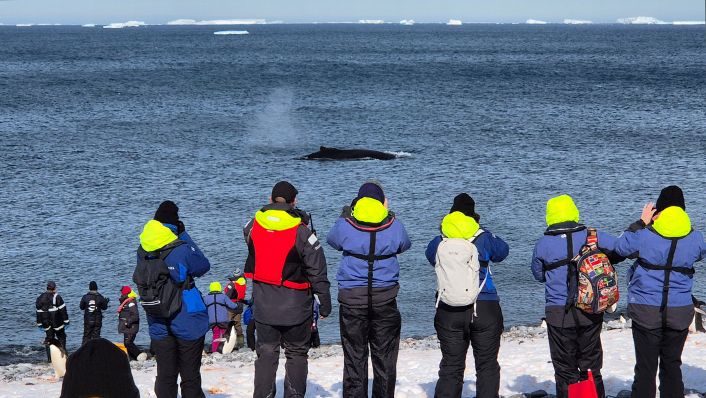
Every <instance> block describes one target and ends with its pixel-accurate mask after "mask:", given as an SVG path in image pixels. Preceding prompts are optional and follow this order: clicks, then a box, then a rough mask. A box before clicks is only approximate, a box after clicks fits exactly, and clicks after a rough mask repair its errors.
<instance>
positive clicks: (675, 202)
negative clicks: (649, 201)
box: [655, 185, 686, 213]
mask: <svg viewBox="0 0 706 398" xmlns="http://www.w3.org/2000/svg"><path fill="white" fill-rule="evenodd" d="M672 206H677V207H681V208H682V210H686V204H685V203H684V192H682V190H681V188H679V187H678V186H676V185H670V186H668V187H666V188H664V189H663V190H662V192H660V193H659V198H657V204H656V205H655V207H656V209H657V213H659V212H660V211H662V210H664V209H666V208H667V207H672Z"/></svg>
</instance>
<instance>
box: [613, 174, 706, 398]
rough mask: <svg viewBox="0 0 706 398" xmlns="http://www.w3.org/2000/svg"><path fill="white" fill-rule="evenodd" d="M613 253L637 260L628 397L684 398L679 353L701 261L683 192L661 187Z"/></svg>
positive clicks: (700, 242)
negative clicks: (696, 266)
mask: <svg viewBox="0 0 706 398" xmlns="http://www.w3.org/2000/svg"><path fill="white" fill-rule="evenodd" d="M615 251H616V252H617V253H618V254H621V255H623V256H626V257H630V258H635V259H636V261H635V263H634V264H633V265H632V267H630V271H629V272H628V281H629V284H628V314H629V315H630V317H631V318H632V335H633V341H634V343H635V360H636V364H635V378H634V380H633V385H632V397H633V398H654V396H655V395H656V393H657V388H656V383H655V378H656V376H657V368H658V367H659V391H660V396H661V397H669V398H683V397H684V383H683V382H682V373H681V354H682V350H683V349H684V343H685V342H686V336H687V334H688V333H689V325H690V324H691V320H692V318H693V317H694V304H693V302H692V297H691V290H692V287H693V283H694V280H693V275H694V263H695V262H696V261H700V260H701V259H703V258H704V257H706V243H704V237H703V235H702V234H701V232H698V231H694V230H693V228H692V225H691V220H690V219H689V215H688V214H687V213H686V204H685V202H684V193H683V192H682V190H681V188H679V187H678V186H676V185H672V186H669V187H666V188H664V189H663V190H662V191H661V192H660V195H659V198H658V199H657V204H656V205H655V204H653V203H647V204H646V205H645V207H644V208H643V209H642V215H641V217H640V219H639V220H638V221H637V222H635V223H633V224H632V225H630V227H628V230H627V231H625V232H624V233H623V235H621V236H620V238H618V241H617V242H616V243H615Z"/></svg>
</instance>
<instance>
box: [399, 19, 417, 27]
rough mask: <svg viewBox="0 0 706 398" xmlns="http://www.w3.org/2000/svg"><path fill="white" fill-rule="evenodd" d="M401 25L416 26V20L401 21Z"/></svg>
mask: <svg viewBox="0 0 706 398" xmlns="http://www.w3.org/2000/svg"><path fill="white" fill-rule="evenodd" d="M400 25H406V26H412V25H414V19H403V20H401V21H400Z"/></svg>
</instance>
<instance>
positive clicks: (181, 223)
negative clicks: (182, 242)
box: [177, 220, 186, 236]
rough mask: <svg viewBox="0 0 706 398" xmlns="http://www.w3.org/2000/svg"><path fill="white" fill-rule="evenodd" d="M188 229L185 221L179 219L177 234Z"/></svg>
mask: <svg viewBox="0 0 706 398" xmlns="http://www.w3.org/2000/svg"><path fill="white" fill-rule="evenodd" d="M184 231H186V227H184V223H183V222H181V220H179V221H178V222H177V236H178V235H181V233H182V232H184Z"/></svg>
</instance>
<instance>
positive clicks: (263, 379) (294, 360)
mask: <svg viewBox="0 0 706 398" xmlns="http://www.w3.org/2000/svg"><path fill="white" fill-rule="evenodd" d="M297 195H298V191H297V189H296V188H295V187H294V186H293V185H292V184H290V183H289V182H286V181H280V182H278V183H277V184H275V186H274V187H273V189H272V193H271V198H270V202H269V203H268V204H265V205H264V206H263V207H262V208H261V209H260V210H259V211H257V212H256V213H255V216H254V217H253V219H252V220H251V221H250V222H248V223H247V225H246V226H245V227H244V230H243V235H244V238H245V243H246V245H247V249H248V256H247V260H246V262H245V267H244V268H245V269H244V274H243V275H239V274H237V275H234V277H233V278H231V283H229V285H228V286H226V288H225V289H222V286H221V285H220V284H219V283H212V284H211V286H210V289H209V290H210V292H209V294H208V295H207V296H206V299H205V300H204V298H203V296H202V295H201V293H200V292H199V290H198V289H197V287H196V285H195V284H194V278H198V277H202V276H203V275H205V274H206V273H207V272H208V271H209V269H210V263H209V261H208V259H207V258H206V256H205V255H204V254H203V252H202V251H201V250H200V248H199V247H198V246H197V245H196V243H194V241H193V240H192V238H191V237H190V236H189V234H188V233H187V231H186V228H185V226H184V223H183V222H182V221H181V220H180V218H179V214H178V211H179V209H178V207H177V206H176V204H174V203H173V202H171V201H165V202H163V203H162V204H161V205H160V206H159V208H158V209H157V212H156V213H155V215H154V218H153V219H152V220H149V221H148V222H147V223H146V224H145V226H144V229H143V231H142V233H141V235H140V247H139V249H138V253H137V263H138V266H137V268H136V271H135V275H134V276H133V280H134V281H135V283H136V284H137V285H138V290H139V293H140V296H141V300H142V304H143V307H144V308H145V311H146V313H147V320H148V323H149V333H150V338H151V340H152V345H151V347H152V350H153V352H154V354H155V355H156V358H157V377H156V381H155V393H156V395H157V396H158V397H176V396H177V392H178V386H177V378H178V377H180V378H181V385H180V387H181V396H183V397H185V398H196V397H203V396H204V393H203V391H202V389H201V375H200V366H201V354H202V351H203V347H204V336H205V335H206V333H207V331H208V330H209V329H211V328H214V327H217V328H218V330H216V329H214V340H213V341H214V342H216V341H219V340H220V339H221V335H222V334H223V333H227V332H226V330H224V329H225V326H226V324H225V323H224V322H225V320H226V319H227V320H228V322H231V321H233V320H234V317H236V316H240V314H241V313H242V301H243V300H244V298H245V292H244V286H245V281H244V279H243V280H241V279H240V278H243V277H244V278H247V279H250V280H252V293H251V297H250V300H252V301H249V304H252V303H253V302H255V303H257V305H254V306H252V305H251V306H250V308H251V309H252V310H253V314H252V315H253V319H252V320H251V322H252V326H253V328H254V329H255V330H256V333H257V339H256V344H255V349H256V352H257V359H256V361H255V375H254V395H253V396H254V397H255V398H264V397H274V396H275V377H276V371H277V367H278V363H279V356H280V349H281V348H284V351H285V357H286V365H285V381H284V390H285V391H284V396H285V397H303V396H304V395H305V392H306V379H307V373H308V362H307V361H308V359H307V358H308V351H309V348H310V347H311V341H312V330H313V328H312V324H313V323H314V324H315V321H314V312H313V311H312V308H315V309H316V311H315V312H316V314H317V315H318V316H320V319H322V320H324V319H326V318H327V317H328V316H329V315H330V314H331V296H330V291H329V290H330V283H329V279H328V275H327V262H326V258H325V256H324V250H323V245H322V243H321V242H320V240H319V237H318V236H317V235H316V233H315V232H314V231H313V228H312V226H311V223H310V216H309V215H308V214H307V213H306V212H304V211H302V210H300V209H299V208H298V207H297ZM388 207H389V201H388V199H387V198H386V196H385V193H384V191H383V188H382V186H381V185H380V184H379V183H378V182H376V181H368V182H366V183H364V184H363V185H362V186H361V187H360V189H359V191H358V194H357V195H356V197H355V198H354V199H353V200H352V202H351V203H350V205H347V206H345V207H344V208H343V211H342V213H341V214H340V217H339V218H338V220H337V221H336V222H335V224H334V225H333V227H332V228H331V230H330V231H329V233H328V234H327V236H326V242H327V243H328V245H329V246H331V247H332V248H333V249H335V250H337V251H340V252H341V253H342V257H341V261H340V265H339V269H338V273H337V275H336V279H337V282H338V303H339V324H340V332H341V344H342V347H343V354H344V366H343V383H342V385H343V395H344V397H355V398H357V397H366V396H367V393H368V358H369V357H370V358H371V360H372V367H373V386H372V394H373V397H392V396H394V393H395V383H396V364H397V356H398V350H399V342H400V330H401V316H400V312H399V310H398V307H397V301H396V298H397V295H398V293H399V290H400V284H399V272H400V264H399V261H398V256H399V255H400V254H401V253H403V252H405V251H407V250H408V249H409V248H410V246H411V242H410V239H409V237H408V235H407V232H406V230H405V227H404V225H403V224H402V222H401V221H400V220H399V219H398V218H397V216H396V215H395V214H394V213H393V212H392V211H391V210H389V208H388ZM480 219H481V217H480V215H479V214H478V213H477V212H476V209H475V201H474V199H473V198H472V197H471V196H469V195H468V194H465V193H462V194H460V195H458V196H456V197H455V198H454V200H453V204H452V206H451V209H450V211H449V214H448V215H446V216H444V217H443V219H442V220H441V223H440V226H439V231H440V233H439V234H438V235H437V236H435V237H434V238H433V239H432V240H431V242H429V244H428V246H427V249H426V257H427V259H428V260H429V262H430V264H431V265H432V266H434V267H435V269H436V273H437V282H438V290H437V297H436V300H435V301H436V314H435V318H434V327H435V329H436V332H437V336H438V338H439V341H440V346H441V353H442V359H441V362H440V364H439V380H438V381H437V384H436V389H435V396H436V397H460V396H461V392H462V389H463V378H464V372H465V363H466V355H467V351H468V348H469V346H470V347H471V348H472V352H473V356H474V359H475V367H476V377H477V381H476V387H477V392H476V396H477V397H478V398H491V397H498V396H499V394H498V392H499V387H500V365H499V363H498V352H499V348H500V343H501V335H502V332H503V315H502V309H501V306H500V301H499V295H498V291H497V289H496V286H495V283H494V280H493V274H492V272H491V270H490V263H499V262H501V261H503V260H504V259H505V258H506V257H507V255H508V253H509V247H508V244H507V243H506V242H505V241H503V239H502V238H500V237H498V236H497V235H495V234H493V233H492V232H490V230H489V229H488V228H486V226H485V225H483V226H482V225H481V224H480ZM546 223H547V229H546V230H545V232H544V235H543V236H542V237H541V238H540V239H539V240H538V242H537V243H536V245H535V248H534V252H533V254H532V259H531V271H532V274H533V275H534V277H535V279H536V280H537V281H539V282H543V283H545V286H546V293H545V299H546V300H545V301H546V307H545V308H546V311H545V312H546V322H547V325H548V326H547V327H548V336H549V347H550V353H551V359H552V363H553V366H554V370H555V379H556V393H557V394H556V395H557V397H560V398H566V397H567V396H568V390H569V386H570V385H571V384H574V383H578V382H580V381H582V380H586V378H587V373H588V371H589V369H590V370H591V371H592V372H593V377H594V379H593V380H594V382H595V390H596V394H597V396H598V397H601V398H603V397H605V390H604V387H603V381H602V376H601V367H602V362H603V352H602V347H601V340H600V333H601V325H602V321H603V312H604V310H603V309H600V310H595V309H594V311H589V310H586V309H585V308H583V307H578V306H577V298H576V294H577V287H576V285H577V283H579V282H578V281H577V277H576V273H577V272H578V271H577V268H576V261H577V260H576V259H577V257H578V255H580V254H581V253H586V250H587V249H586V247H589V248H593V250H595V251H596V252H597V253H601V255H602V256H603V257H601V259H602V261H603V262H604V263H605V264H604V265H605V266H606V268H601V269H602V271H597V272H599V273H600V272H608V269H610V270H612V269H613V268H612V265H615V264H618V263H620V262H621V261H623V260H625V259H626V258H630V259H635V261H634V263H633V264H632V265H631V266H630V267H629V270H628V272H627V279H628V312H629V315H630V317H631V318H632V321H633V324H632V325H633V326H632V331H633V338H634V343H635V353H636V366H635V377H634V383H633V387H632V397H635V398H646V397H650V398H651V397H655V395H656V382H655V378H656V376H657V369H658V368H659V370H660V372H659V377H660V387H659V388H660V394H661V396H663V397H670V398H671V397H683V396H684V385H683V382H682V377H681V370H680V365H681V352H682V349H683V347H684V343H685V340H686V336H687V332H688V326H689V324H690V322H691V319H692V317H693V314H694V307H693V304H692V297H691V290H692V283H693V282H692V281H693V279H692V277H693V273H694V263H695V262H697V261H699V260H701V259H702V258H703V257H704V256H706V243H704V238H703V236H702V234H701V233H700V232H697V231H695V230H693V228H692V226H691V223H690V220H689V216H688V215H687V213H686V205H685V202H684V197H683V193H682V191H681V189H679V188H678V187H676V186H670V187H667V188H665V189H663V190H662V192H661V193H660V195H659V198H658V200H657V202H656V205H654V204H652V203H648V204H647V205H645V207H644V209H643V211H642V214H641V218H640V220H638V221H637V222H635V223H633V224H632V225H630V226H629V228H628V229H627V230H626V231H625V232H624V233H623V234H622V235H620V236H619V237H615V236H612V235H610V234H608V233H606V232H604V231H598V230H596V229H595V228H587V227H586V226H585V225H584V224H582V223H580V218H579V210H578V208H577V207H576V205H575V203H574V201H573V199H572V198H571V197H569V196H568V195H561V196H558V197H555V198H551V199H550V200H549V201H548V202H547V209H546ZM596 258H598V257H596ZM145 264H151V267H152V268H155V267H157V268H159V267H161V266H163V269H164V272H163V275H167V276H168V278H167V279H159V278H156V277H155V278H148V277H146V276H145V275H141V274H140V272H143V271H139V272H138V270H145V269H149V268H150V267H145V266H144V265H145ZM155 269H156V268H155ZM160 269H162V268H160ZM594 271H595V270H594ZM459 276H461V277H459ZM594 276H595V275H592V276H591V277H592V278H593V277H594ZM160 280H161V281H167V282H168V283H171V284H173V285H174V289H176V290H175V291H176V293H170V292H171V291H172V290H174V289H171V290H170V289H169V288H165V287H160V286H163V284H162V285H159V283H157V281H160ZM238 281H240V282H241V283H242V284H241V285H239V286H240V289H241V290H240V291H238V292H237V293H235V294H230V295H229V292H230V291H231V290H237V289H238V283H239V282H238ZM467 281H471V285H468V282H467ZM167 282H165V283H167ZM459 283H466V285H465V290H464V289H460V290H459V289H458V286H459V285H458V284H459ZM581 283H584V284H585V281H582V282H581ZM589 285H590V284H589ZM461 286H463V285H461ZM49 287H50V288H51V290H50V291H48V292H47V293H46V296H47V297H46V298H45V299H43V300H45V301H46V300H47V299H50V300H51V299H53V300H54V305H55V307H54V308H57V311H63V312H62V314H65V308H64V306H63V302H61V299H60V297H57V295H56V294H55V293H54V289H55V286H54V285H53V284H50V286H49ZM92 287H93V286H92ZM611 287H612V288H616V289H617V287H615V286H611ZM583 288H586V286H585V285H584V286H583ZM589 288H591V286H589ZM592 288H593V289H594V290H593V293H594V294H595V295H600V294H602V290H601V289H604V288H608V286H603V285H598V284H596V285H593V286H592ZM160 289H161V290H160ZM459 291H460V293H459ZM579 291H582V290H580V289H579ZM159 294H161V295H163V296H162V297H163V298H164V297H171V299H170V300H147V299H146V298H147V297H149V298H155V297H157V296H156V295H159ZM170 294H171V295H170ZM157 298H159V297H157ZM615 299H616V300H617V297H615ZM157 302H161V303H162V304H164V303H165V302H168V303H172V304H174V303H176V305H171V307H170V308H166V307H164V305H162V308H160V309H156V308H152V309H148V308H149V306H151V305H153V303H157ZM37 303H38V304H37V308H38V320H39V314H40V312H39V308H40V305H39V303H40V300H38V301H37ZM95 303H98V301H97V300H95ZM106 304H107V303H106ZM603 304H605V303H603ZM609 304H610V303H609ZM98 306H100V305H98ZM168 307H169V306H168ZM221 307H222V308H224V310H223V309H222V308H221ZM42 308H45V307H42ZM97 308H98V307H97ZM601 308H602V307H601ZM226 311H228V313H226ZM64 316H65V315H62V316H61V317H57V318H56V319H60V320H61V321H60V322H58V323H48V322H47V323H42V324H43V325H50V324H51V326H52V329H51V330H54V331H58V330H61V327H63V325H64V323H68V318H67V317H66V318H63V317H64ZM64 319H65V321H64ZM54 325H56V326H57V327H56V328H54ZM48 333H49V332H48ZM240 333H242V332H240ZM214 348H216V349H217V346H212V350H213V349H214Z"/></svg>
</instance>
